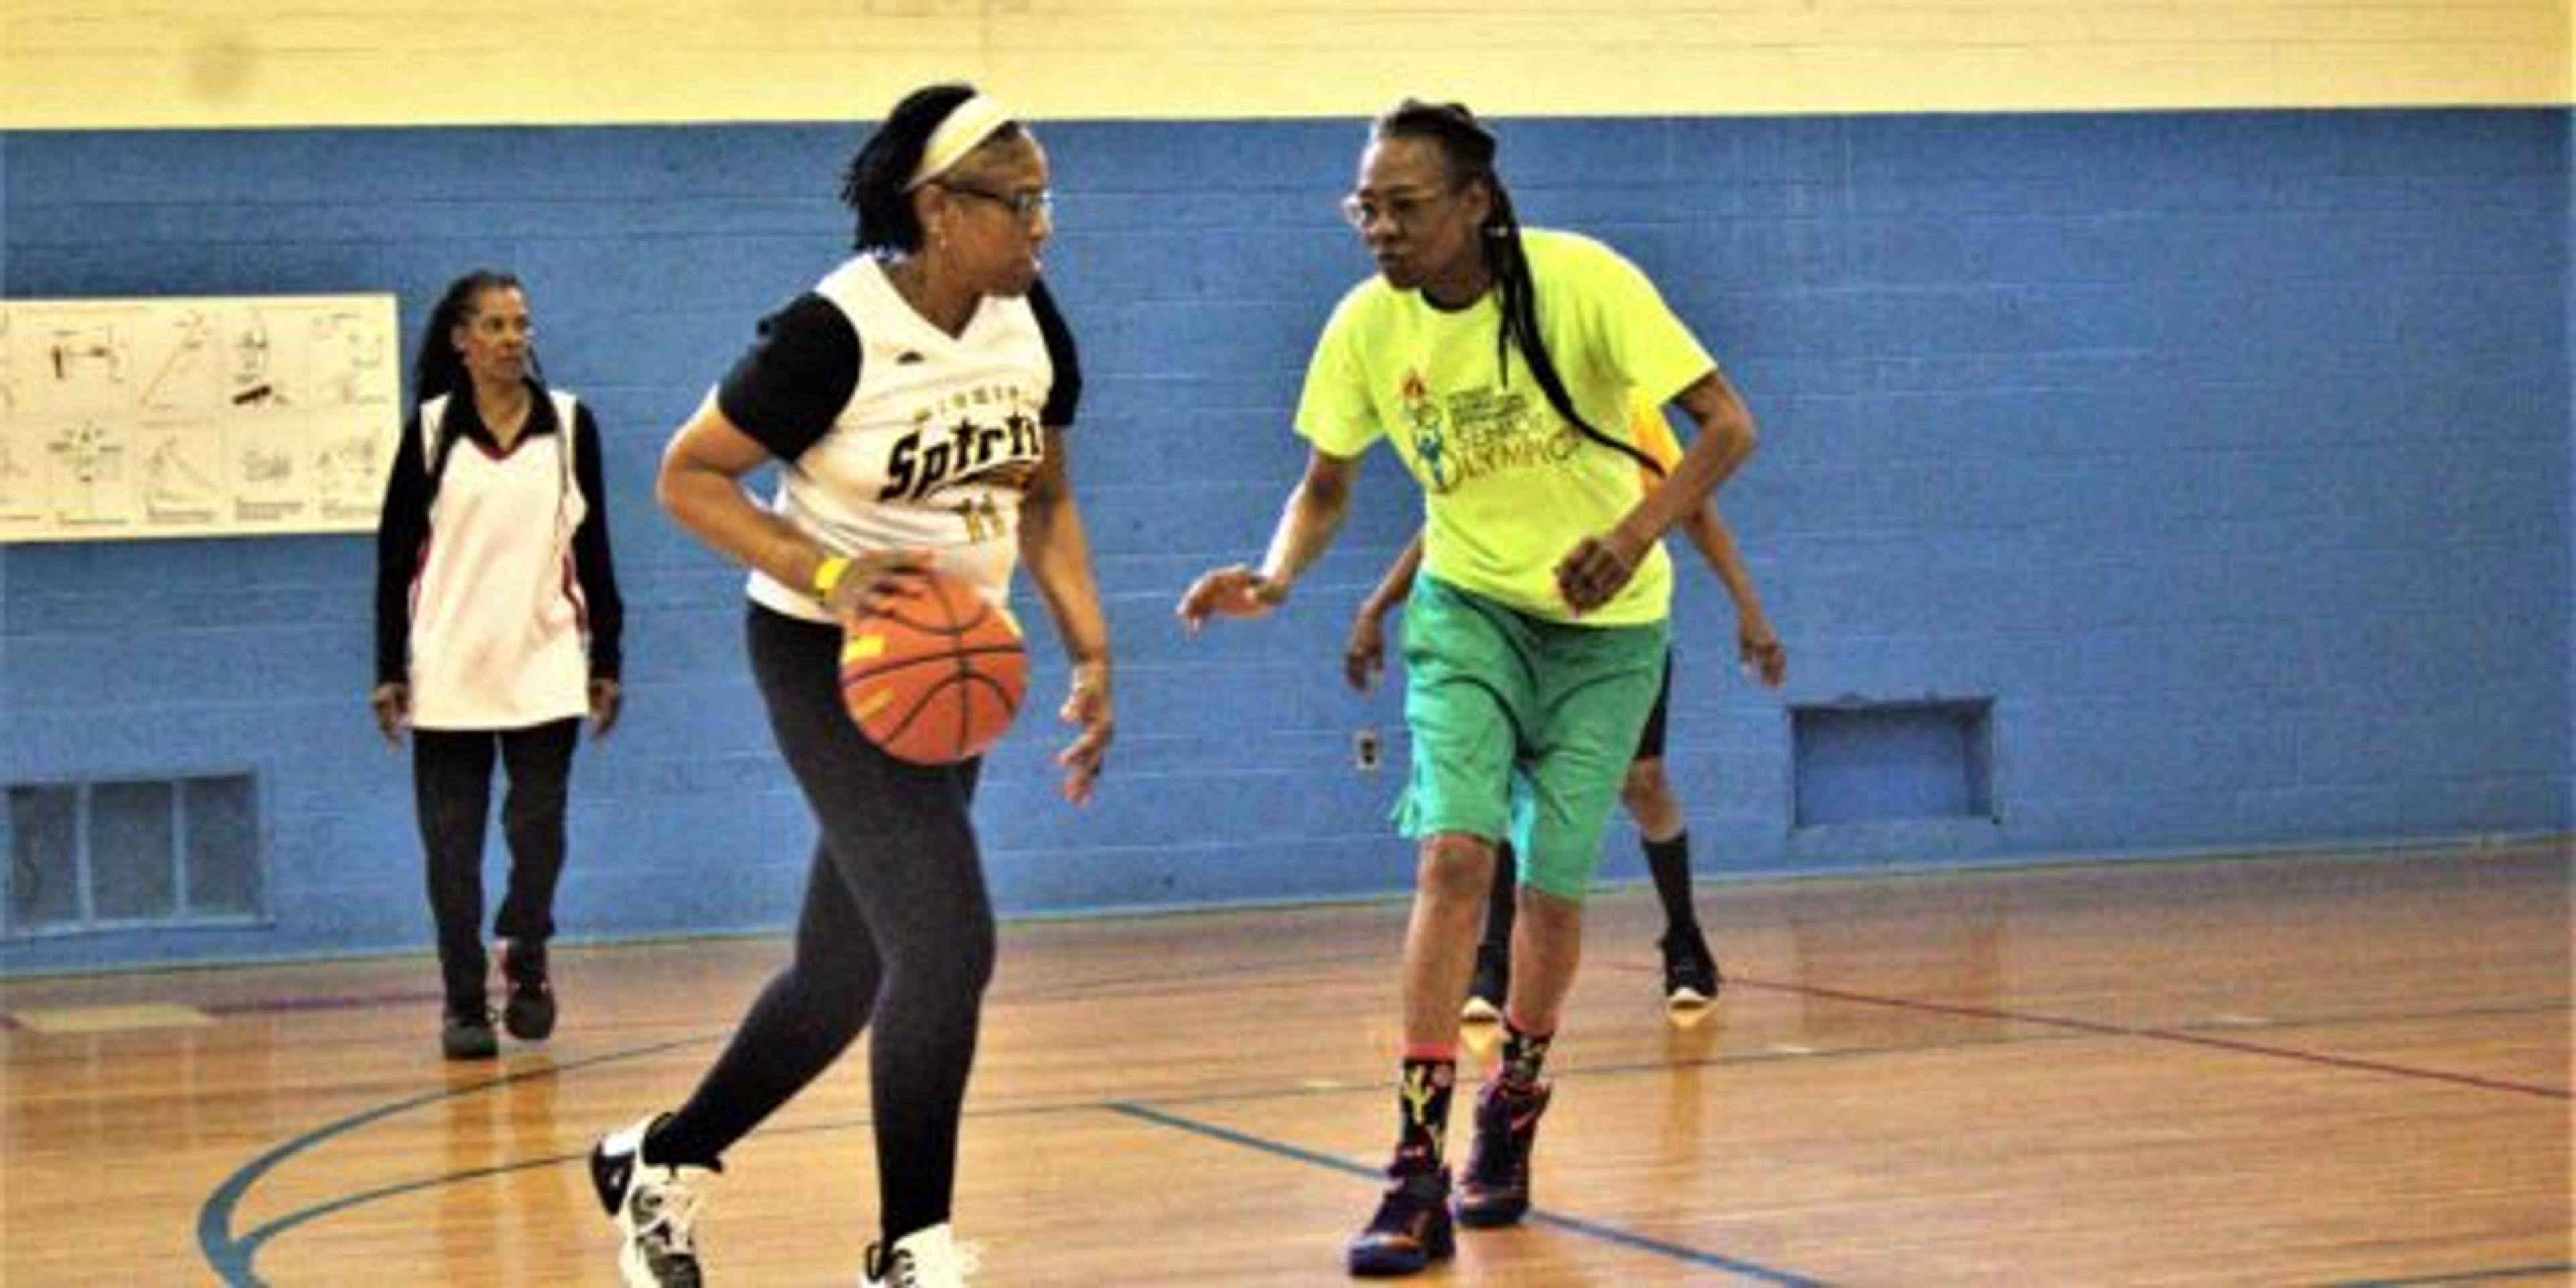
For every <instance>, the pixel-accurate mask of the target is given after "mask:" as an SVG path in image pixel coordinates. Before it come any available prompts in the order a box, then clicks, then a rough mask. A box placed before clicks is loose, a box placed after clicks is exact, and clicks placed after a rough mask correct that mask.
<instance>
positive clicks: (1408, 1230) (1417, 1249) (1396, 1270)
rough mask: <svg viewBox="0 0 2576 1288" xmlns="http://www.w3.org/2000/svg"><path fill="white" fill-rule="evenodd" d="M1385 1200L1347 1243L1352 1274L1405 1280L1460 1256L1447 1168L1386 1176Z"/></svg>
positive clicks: (1393, 1171)
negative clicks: (1450, 1216)
mask: <svg viewBox="0 0 2576 1288" xmlns="http://www.w3.org/2000/svg"><path fill="white" fill-rule="evenodd" d="M1386 1180H1387V1185H1386V1198H1385V1199H1384V1200H1382V1201H1381V1202H1379V1204H1378V1205H1377V1215H1376V1216H1373V1217H1370V1218H1369V1223H1368V1228H1366V1229H1364V1230H1362V1231H1360V1233H1359V1237H1358V1238H1355V1239H1353V1240H1351V1273H1352V1274H1354V1275H1359V1276H1362V1277H1365V1278H1372V1279H1374V1278H1383V1277H1386V1276H1390V1275H1409V1274H1415V1273H1418V1272H1420V1271H1421V1270H1422V1269H1423V1268H1424V1267H1426V1266H1429V1265H1430V1264H1431V1263H1432V1262H1434V1261H1443V1260H1447V1259H1448V1258H1449V1257H1451V1256H1453V1255H1455V1254H1456V1253H1457V1251H1458V1232H1457V1231H1456V1230H1455V1229H1453V1228H1452V1227H1451V1226H1450V1224H1449V1169H1447V1168H1445V1167H1437V1168H1434V1167H1423V1168H1414V1169H1411V1170H1398V1169H1396V1168H1393V1167H1390V1168H1388V1169H1387V1171H1386Z"/></svg>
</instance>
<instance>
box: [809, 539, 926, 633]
mask: <svg viewBox="0 0 2576 1288" xmlns="http://www.w3.org/2000/svg"><path fill="white" fill-rule="evenodd" d="M849 561H850V562H849V566H848V567H847V568H844V569H842V570H841V575H840V577H839V578H838V579H837V580H835V581H834V582H833V583H832V589H831V590H830V591H829V592H828V593H826V594H825V595H824V596H823V607H825V608H827V609H830V610H831V611H832V615H833V616H835V617H838V618H840V619H841V621H842V622H843V623H844V624H847V623H849V622H852V621H855V620H857V619H858V618H861V617H865V616H867V615H868V614H870V613H872V612H875V611H876V610H877V608H878V607H879V606H880V605H882V604H884V603H885V602H886V601H887V600H890V599H900V598H902V597H903V596H905V595H908V594H911V593H914V592H915V591H918V590H919V589H920V588H921V584H922V582H923V581H924V580H926V579H927V578H928V577H929V575H930V572H931V569H932V568H933V567H934V566H935V563H934V561H933V560H932V558H931V555H930V552H929V551H927V550H867V551H862V552H860V553H858V554H855V555H851V556H849Z"/></svg>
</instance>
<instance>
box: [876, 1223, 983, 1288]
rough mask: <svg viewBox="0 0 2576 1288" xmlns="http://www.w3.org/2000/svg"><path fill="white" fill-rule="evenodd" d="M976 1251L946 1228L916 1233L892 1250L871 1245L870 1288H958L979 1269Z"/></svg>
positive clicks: (899, 1240) (896, 1241)
mask: <svg viewBox="0 0 2576 1288" xmlns="http://www.w3.org/2000/svg"><path fill="white" fill-rule="evenodd" d="M978 1260H980V1258H978V1257H977V1256H976V1248H975V1245H974V1244H971V1243H959V1242H958V1241H957V1237H956V1236H955V1235H954V1234H952V1233H950V1232H949V1229H948V1227H947V1226H946V1225H934V1226H932V1227H930V1228H929V1229H927V1230H915V1231H913V1232H912V1233H910V1234H907V1235H905V1236H903V1237H902V1238H900V1239H897V1240H895V1241H894V1246H893V1247H892V1248H887V1247H884V1246H882V1245H879V1244H870V1245H868V1269H867V1275H868V1278H867V1284H868V1288H958V1286H959V1285H963V1284H964V1283H965V1282H966V1276H968V1275H970V1274H973V1273H974V1272H975V1271H976V1270H977V1269H978V1266H977V1264H976V1263H977V1262H978Z"/></svg>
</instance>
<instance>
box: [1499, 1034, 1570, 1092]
mask: <svg viewBox="0 0 2576 1288" xmlns="http://www.w3.org/2000/svg"><path fill="white" fill-rule="evenodd" d="M1554 1041H1556V1034H1555V1033H1553V1032H1549V1033H1532V1032H1530V1031H1529V1030H1527V1029H1524V1028H1522V1027H1521V1022H1520V1017H1518V1016H1515V1015H1505V1016H1504V1017H1503V1063H1502V1067H1501V1068H1499V1069H1497V1070H1495V1071H1494V1076H1495V1077H1496V1078H1499V1079H1501V1080H1502V1084H1503V1090H1504V1091H1507V1092H1510V1093H1511V1094H1513V1095H1527V1094H1529V1093H1530V1092H1533V1091H1536V1090H1538V1073H1539V1066H1541V1065H1543V1064H1545V1063H1547V1048H1548V1045H1549V1044H1550V1043H1552V1042H1554Z"/></svg>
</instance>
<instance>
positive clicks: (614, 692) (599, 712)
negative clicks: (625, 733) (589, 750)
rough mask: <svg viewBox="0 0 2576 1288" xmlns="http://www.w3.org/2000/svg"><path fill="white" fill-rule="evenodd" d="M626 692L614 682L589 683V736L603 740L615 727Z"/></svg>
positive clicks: (599, 681)
mask: <svg viewBox="0 0 2576 1288" xmlns="http://www.w3.org/2000/svg"><path fill="white" fill-rule="evenodd" d="M625 696H626V691H625V690H624V689H623V688H620V687H619V686H618V683H617V681H615V680H593V681H591V682H590V736H591V737H593V738H605V737H607V736H608V731H609V730H611V729H614V728H616V727H617V713H618V711H619V709H620V708H621V707H622V706H623V704H624V700H625Z"/></svg>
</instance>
